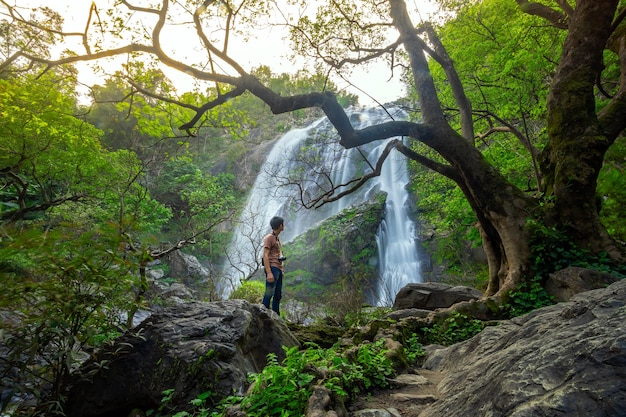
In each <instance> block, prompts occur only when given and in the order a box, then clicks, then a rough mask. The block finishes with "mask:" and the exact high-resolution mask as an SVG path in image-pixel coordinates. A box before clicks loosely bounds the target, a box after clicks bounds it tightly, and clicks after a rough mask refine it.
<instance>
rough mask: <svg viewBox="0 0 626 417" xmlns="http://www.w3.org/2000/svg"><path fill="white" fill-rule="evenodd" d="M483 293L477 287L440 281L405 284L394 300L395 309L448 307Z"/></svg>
mask: <svg viewBox="0 0 626 417" xmlns="http://www.w3.org/2000/svg"><path fill="white" fill-rule="evenodd" d="M482 296H483V293H482V292H480V291H479V290H477V289H476V288H471V287H463V286H456V287H454V286H451V285H447V284H441V283H438V282H422V283H411V284H407V285H405V286H404V287H403V288H402V289H400V291H398V294H396V298H395V300H394V302H393V309H394V310H405V309H421V310H434V309H436V308H447V307H450V306H451V305H453V304H456V303H459V302H461V301H470V300H478V299H480V298H481V297H482Z"/></svg>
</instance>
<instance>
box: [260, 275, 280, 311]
mask: <svg viewBox="0 0 626 417" xmlns="http://www.w3.org/2000/svg"><path fill="white" fill-rule="evenodd" d="M270 268H271V269H272V275H274V282H271V283H270V282H267V272H265V294H264V295H263V305H264V306H265V307H267V308H270V300H272V297H273V300H272V310H274V311H275V312H276V314H278V315H280V299H281V298H282V297H283V271H281V270H280V269H278V268H276V267H275V266H271V267H270Z"/></svg>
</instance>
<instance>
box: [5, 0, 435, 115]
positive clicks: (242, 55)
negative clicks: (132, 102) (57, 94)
mask: <svg viewBox="0 0 626 417" xmlns="http://www.w3.org/2000/svg"><path fill="white" fill-rule="evenodd" d="M13 1H14V2H15V4H18V5H19V7H20V9H21V11H22V14H23V16H28V15H29V14H30V13H29V10H28V9H29V8H36V7H41V6H47V7H50V8H52V9H53V10H55V11H58V12H59V13H60V14H61V15H62V16H63V17H64V19H65V22H64V28H63V30H64V31H65V32H76V33H81V32H83V31H84V29H85V25H86V22H87V18H88V15H89V11H90V8H91V5H92V0H53V1H50V0H13ZM9 3H11V1H10V2H9ZM113 3H114V0H95V4H96V7H97V9H98V11H99V17H100V19H107V16H106V15H105V14H104V11H105V10H106V9H108V8H109V7H110V6H111V5H112V4H113ZM130 3H131V4H133V5H137V6H149V5H153V4H154V3H155V2H147V1H146V0H134V1H131V2H130ZM407 3H409V4H411V3H412V6H413V7H415V8H419V9H420V10H426V11H428V10H432V6H430V5H429V4H430V1H428V0H413V1H409V2H407ZM313 4H314V2H310V7H311V8H310V13H314V9H315V6H314V5H313ZM120 7H122V6H120ZM281 12H282V13H286V11H285V10H282V9H281ZM416 23H417V22H416ZM93 31H94V29H93V27H92V28H91V29H90V33H94V32H93ZM190 36H193V35H190ZM185 39H189V38H186V36H185V35H184V34H182V33H181V34H179V36H176V35H175V34H173V35H172V36H168V37H165V38H164V39H163V47H164V48H165V49H167V50H168V51H174V54H175V56H176V58H177V59H179V60H181V61H185V60H186V59H188V57H193V56H194V54H196V55H197V54H201V53H202V52H201V51H200V52H199V51H194V50H193V49H192V48H190V47H185V41H184V40H185ZM102 42H103V44H105V45H106V44H107V43H108V42H109V39H102ZM65 48H70V49H72V50H75V51H79V52H81V53H82V52H84V49H83V48H82V47H81V45H80V38H79V37H75V39H74V41H73V42H72V43H71V44H67V45H59V48H58V52H61V51H62V50H63V49H65ZM288 48H289V44H288V39H287V32H286V29H285V28H284V27H278V26H270V25H269V24H268V25H266V26H265V28H264V30H263V31H262V33H255V34H253V37H252V38H251V39H250V40H249V41H247V42H244V41H242V40H241V38H239V39H234V38H233V39H232V41H231V44H230V47H229V53H230V55H231V56H232V57H234V58H235V59H237V60H238V62H239V63H240V64H241V65H242V66H243V67H244V68H245V69H246V70H247V71H250V70H252V69H253V68H255V67H258V66H260V65H267V66H269V67H270V68H271V70H272V72H274V73H276V74H280V73H284V72H287V73H294V72H295V71H296V70H297V69H300V68H302V66H303V62H296V63H292V62H290V61H289V59H288V58H287V54H288ZM123 63H124V58H123V57H119V58H116V59H111V60H109V61H107V62H106V63H102V62H101V63H100V65H102V66H103V68H104V70H105V71H106V72H107V73H112V72H113V71H115V70H117V69H119V68H120V66H121V65H122V64H123ZM77 68H78V69H79V71H80V81H81V82H83V83H85V84H87V85H92V84H97V83H100V84H101V83H102V82H103V80H104V79H105V78H106V74H105V73H103V72H102V71H100V72H97V71H94V69H93V68H94V66H93V64H89V63H79V64H77ZM162 70H163V72H164V73H165V74H166V75H167V76H168V78H169V79H170V80H171V81H172V83H173V84H174V85H175V87H176V88H177V90H178V91H179V92H181V93H182V92H185V91H190V90H192V89H193V87H194V79H193V78H191V77H190V76H187V75H185V74H182V73H180V72H178V71H175V70H173V69H170V68H168V67H165V66H162ZM400 75H401V74H400V71H399V70H398V69H396V71H394V73H393V74H392V72H391V71H390V69H389V68H388V66H387V65H386V64H384V63H382V62H381V63H378V64H376V65H370V66H369V67H367V68H359V69H357V70H355V71H354V72H353V73H352V76H351V78H350V81H351V83H352V84H354V87H352V86H349V85H347V83H346V82H344V81H342V80H340V79H333V81H334V82H335V83H336V85H338V86H339V87H340V88H344V87H345V88H346V91H348V92H349V93H352V94H356V95H358V96H359V99H360V102H361V104H366V105H367V104H372V103H373V99H375V100H377V101H378V102H380V103H385V102H389V101H392V100H395V99H397V98H398V97H400V96H402V95H403V93H404V87H403V86H402V85H401V83H400ZM369 96H371V98H370V97H369Z"/></svg>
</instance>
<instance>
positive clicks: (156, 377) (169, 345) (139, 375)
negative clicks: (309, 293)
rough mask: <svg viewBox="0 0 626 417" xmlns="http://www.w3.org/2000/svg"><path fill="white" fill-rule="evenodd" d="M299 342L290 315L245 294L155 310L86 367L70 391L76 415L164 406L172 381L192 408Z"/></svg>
mask: <svg viewBox="0 0 626 417" xmlns="http://www.w3.org/2000/svg"><path fill="white" fill-rule="evenodd" d="M295 345H298V342H297V340H296V339H295V338H294V337H293V336H292V334H291V333H290V332H289V330H288V329H287V327H286V325H285V324H284V322H283V321H282V320H281V319H279V318H278V317H277V316H276V315H275V314H273V313H271V311H270V310H267V309H265V308H264V307H263V306H258V305H252V304H249V303H247V302H246V301H243V300H231V301H220V302H214V303H200V302H192V303H186V304H181V305H175V306H172V307H169V308H167V309H165V310H163V311H162V312H159V313H155V314H153V315H152V316H151V317H149V318H148V319H146V320H145V321H144V322H143V323H141V325H139V326H138V327H137V328H136V329H134V330H133V332H132V333H128V334H125V335H123V336H122V337H120V338H118V339H117V340H116V341H115V343H114V344H113V345H112V346H110V347H109V348H107V349H104V350H102V351H100V352H98V353H97V354H96V355H95V356H94V358H93V359H91V360H90V361H89V362H87V363H86V364H85V365H84V366H83V367H82V368H81V370H80V373H79V378H78V379H77V382H76V383H75V384H74V386H73V388H72V390H71V392H70V393H69V400H68V411H69V415H70V416H80V417H92V416H93V417H96V416H98V417H104V416H126V415H128V413H129V412H130V411H131V410H132V409H133V408H140V409H143V410H148V409H157V408H158V406H159V405H160V403H161V399H162V397H163V395H162V393H163V391H164V390H167V389H175V394H174V397H173V398H172V404H175V405H177V406H179V409H181V408H184V407H185V406H186V405H188V404H189V401H190V400H192V399H195V398H196V397H197V396H198V394H201V393H204V392H207V391H210V392H211V397H210V401H209V402H210V403H211V402H212V403H216V402H218V401H219V400H220V399H222V398H224V397H226V396H228V395H232V394H233V393H234V392H242V390H244V389H245V385H246V377H247V374H248V373H250V372H260V371H261V370H262V369H263V367H264V366H265V364H266V358H267V355H268V354H269V353H273V354H276V355H277V357H278V359H279V360H282V359H283V358H284V351H283V346H295Z"/></svg>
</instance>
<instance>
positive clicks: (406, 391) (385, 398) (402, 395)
mask: <svg viewBox="0 0 626 417" xmlns="http://www.w3.org/2000/svg"><path fill="white" fill-rule="evenodd" d="M444 376H445V374H443V373H441V372H437V371H431V370H428V369H421V368H418V369H413V370H409V372H408V373H404V374H401V375H398V376H397V377H396V378H394V379H393V380H392V381H391V382H392V386H391V387H390V388H389V389H384V390H377V391H375V392H371V393H368V394H367V395H365V396H362V397H359V398H358V399H357V400H356V401H355V402H353V403H352V404H350V406H349V407H348V411H350V412H351V413H353V412H355V411H359V410H368V409H378V410H386V411H387V412H388V413H389V414H390V415H392V416H395V417H418V416H419V414H420V413H421V412H422V411H424V410H425V409H426V408H428V407H429V405H430V404H432V403H433V402H435V401H437V400H438V399H439V392H438V391H437V385H439V382H441V380H442V379H443V377H444Z"/></svg>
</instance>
